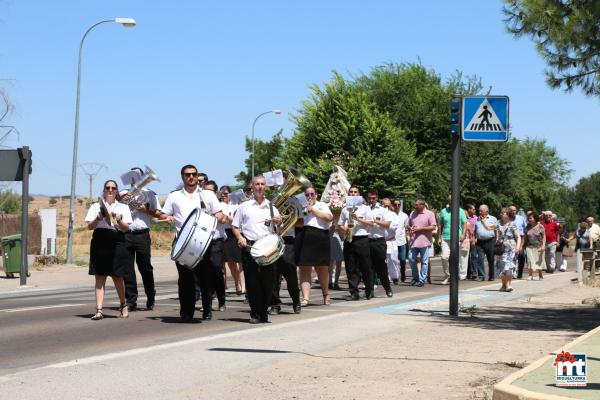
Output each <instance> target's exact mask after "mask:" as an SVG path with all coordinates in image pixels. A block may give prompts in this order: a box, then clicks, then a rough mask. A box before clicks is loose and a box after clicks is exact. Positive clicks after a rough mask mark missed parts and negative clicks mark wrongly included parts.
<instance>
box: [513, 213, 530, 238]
mask: <svg viewBox="0 0 600 400" xmlns="http://www.w3.org/2000/svg"><path fill="white" fill-rule="evenodd" d="M511 221H512V222H513V223H514V224H515V226H516V227H517V229H518V230H519V234H520V235H521V236H524V235H525V231H526V228H527V219H525V217H523V216H522V215H519V214H516V215H515V217H514V218H513V219H511Z"/></svg>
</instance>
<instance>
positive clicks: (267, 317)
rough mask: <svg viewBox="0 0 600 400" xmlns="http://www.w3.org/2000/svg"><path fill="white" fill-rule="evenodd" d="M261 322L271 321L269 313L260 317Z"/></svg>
mask: <svg viewBox="0 0 600 400" xmlns="http://www.w3.org/2000/svg"><path fill="white" fill-rule="evenodd" d="M259 321H260V323H261V324H268V323H269V315H268V314H265V315H263V316H262V317H260V319H259Z"/></svg>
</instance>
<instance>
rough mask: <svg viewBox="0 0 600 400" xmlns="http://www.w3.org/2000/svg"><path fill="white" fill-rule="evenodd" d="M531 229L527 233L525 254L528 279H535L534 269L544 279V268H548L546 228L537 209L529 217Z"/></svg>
mask: <svg viewBox="0 0 600 400" xmlns="http://www.w3.org/2000/svg"><path fill="white" fill-rule="evenodd" d="M528 220H529V225H530V227H529V230H527V233H526V234H525V244H524V247H525V252H526V253H525V254H526V256H527V269H528V274H529V277H528V278H527V280H529V281H531V280H533V271H537V272H538V276H539V278H540V280H542V279H544V276H543V275H542V270H544V269H546V261H545V257H544V254H545V249H546V229H544V225H542V224H540V223H539V222H540V217H539V216H538V214H537V213H536V212H535V211H532V212H531V214H529V217H528Z"/></svg>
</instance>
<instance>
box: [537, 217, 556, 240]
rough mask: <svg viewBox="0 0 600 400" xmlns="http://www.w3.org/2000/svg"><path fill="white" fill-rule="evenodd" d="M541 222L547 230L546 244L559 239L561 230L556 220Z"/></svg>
mask: <svg viewBox="0 0 600 400" xmlns="http://www.w3.org/2000/svg"><path fill="white" fill-rule="evenodd" d="M540 224H542V226H543V227H544V229H545V230H546V244H548V243H556V242H557V241H558V232H559V230H560V229H559V227H558V224H557V223H556V221H554V220H552V221H550V222H546V221H540Z"/></svg>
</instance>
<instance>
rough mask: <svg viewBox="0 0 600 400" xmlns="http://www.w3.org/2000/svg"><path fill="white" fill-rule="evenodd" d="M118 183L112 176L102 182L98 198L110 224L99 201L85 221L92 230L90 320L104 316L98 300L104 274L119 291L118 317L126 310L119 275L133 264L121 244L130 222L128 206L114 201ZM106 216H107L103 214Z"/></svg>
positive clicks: (120, 276)
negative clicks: (103, 208)
mask: <svg viewBox="0 0 600 400" xmlns="http://www.w3.org/2000/svg"><path fill="white" fill-rule="evenodd" d="M118 193H119V187H118V185H117V182H115V181H114V180H108V181H106V182H105V183H104V191H103V194H102V199H103V200H104V204H105V205H106V209H107V212H108V213H109V214H110V215H111V216H112V221H113V224H112V225H110V224H109V223H108V222H107V218H105V217H104V216H103V215H102V213H101V208H100V203H99V202H98V203H94V204H92V206H91V207H90V209H89V210H88V213H87V215H86V217H85V222H86V223H87V227H88V229H90V230H93V231H94V234H93V235H92V242H91V244H90V267H89V274H90V275H95V277H96V313H95V314H94V315H93V316H92V320H94V321H97V320H101V319H102V318H104V315H103V313H102V303H103V302H104V292H105V287H106V277H107V276H110V277H111V278H112V279H113V282H114V284H115V289H116V290H117V294H118V295H119V300H120V302H121V307H120V308H119V311H120V313H121V314H120V317H122V318H127V317H128V316H129V310H128V309H127V303H126V301H125V284H124V282H123V276H124V275H125V274H126V273H127V269H128V268H129V267H130V266H131V265H133V260H131V259H130V258H131V255H130V253H129V251H128V250H127V246H126V244H125V233H124V232H125V231H127V230H128V229H129V224H131V223H132V219H131V211H130V210H129V207H128V206H127V205H125V204H123V203H119V202H118V201H117V198H118ZM107 217H108V216H107Z"/></svg>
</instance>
